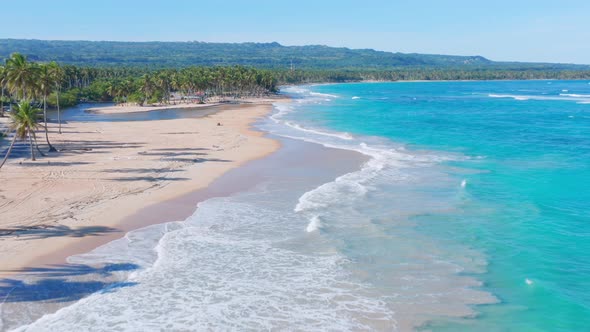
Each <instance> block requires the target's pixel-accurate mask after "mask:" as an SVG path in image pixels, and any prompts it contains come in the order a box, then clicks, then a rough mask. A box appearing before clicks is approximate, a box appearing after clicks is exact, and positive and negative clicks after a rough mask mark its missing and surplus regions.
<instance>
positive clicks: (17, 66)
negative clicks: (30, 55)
mask: <svg viewBox="0 0 590 332" xmlns="http://www.w3.org/2000/svg"><path fill="white" fill-rule="evenodd" d="M38 70H39V67H38V66H34V65H32V64H31V63H30V62H28V61H27V58H26V57H25V56H24V55H22V54H20V53H12V55H11V56H10V58H8V59H7V60H6V85H7V87H8V90H9V91H10V92H11V93H13V94H14V95H15V96H16V98H17V99H18V98H22V99H27V93H29V96H30V95H31V94H32V92H33V90H34V86H35V77H36V76H37V71H38Z"/></svg>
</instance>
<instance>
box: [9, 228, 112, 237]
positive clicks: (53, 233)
mask: <svg viewBox="0 0 590 332" xmlns="http://www.w3.org/2000/svg"><path fill="white" fill-rule="evenodd" d="M116 232H120V230H118V229H116V228H112V227H106V226H87V227H78V228H71V227H68V226H64V225H60V226H47V225H39V226H28V227H26V226H23V227H11V228H1V229H0V238H3V237H19V238H21V239H22V240H36V239H46V238H50V237H63V236H67V237H86V236H100V235H105V234H109V233H116Z"/></svg>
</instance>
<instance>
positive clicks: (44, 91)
mask: <svg viewBox="0 0 590 332" xmlns="http://www.w3.org/2000/svg"><path fill="white" fill-rule="evenodd" d="M37 74H38V76H37V78H36V81H37V84H36V85H37V88H38V91H39V93H41V95H42V96H43V127H44V128H45V140H46V141H47V145H48V146H49V152H55V151H57V150H56V149H55V148H54V147H53V145H51V143H50V142H49V130H48V128H47V96H48V95H49V94H50V93H51V90H53V84H54V79H53V74H52V72H51V70H50V68H49V65H45V64H43V65H40V66H39V69H38V70H37Z"/></svg>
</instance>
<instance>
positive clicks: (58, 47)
mask: <svg viewBox="0 0 590 332" xmlns="http://www.w3.org/2000/svg"><path fill="white" fill-rule="evenodd" d="M13 52H19V53H22V54H24V55H27V56H28V57H29V59H30V60H33V61H43V62H50V61H57V62H59V63H63V64H73V65H77V66H91V67H110V66H117V67H120V66H125V67H140V68H145V67H149V68H152V69H153V68H183V67H188V66H234V65H242V66H252V67H256V68H267V69H289V68H290V67H291V64H293V66H294V67H295V68H296V69H302V70H369V71H370V70H394V69H401V68H405V69H416V68H425V67H429V68H437V69H462V70H474V69H494V70H522V71H526V70H540V71H545V70H590V66H580V65H568V64H549V63H517V62H494V61H490V60H488V59H486V58H484V57H481V56H449V55H427V54H404V53H391V52H382V51H375V50H371V49H360V50H359V49H348V48H342V47H340V48H336V47H328V46H321V45H311V46H283V45H280V44H278V43H240V44H232V43H203V42H110V41H97V42H94V41H44V40H23V39H0V57H8V56H10V54H12V53H13Z"/></svg>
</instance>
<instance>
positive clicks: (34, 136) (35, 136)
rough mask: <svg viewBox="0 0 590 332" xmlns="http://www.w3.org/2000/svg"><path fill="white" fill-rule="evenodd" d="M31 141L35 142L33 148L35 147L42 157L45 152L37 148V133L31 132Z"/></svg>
mask: <svg viewBox="0 0 590 332" xmlns="http://www.w3.org/2000/svg"><path fill="white" fill-rule="evenodd" d="M33 141H34V142H35V148H37V152H39V154H40V155H41V156H42V157H45V154H44V153H43V152H42V151H41V149H40V148H39V142H37V135H36V134H35V132H33Z"/></svg>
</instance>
